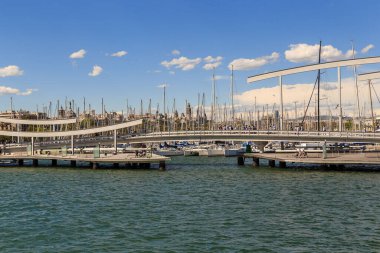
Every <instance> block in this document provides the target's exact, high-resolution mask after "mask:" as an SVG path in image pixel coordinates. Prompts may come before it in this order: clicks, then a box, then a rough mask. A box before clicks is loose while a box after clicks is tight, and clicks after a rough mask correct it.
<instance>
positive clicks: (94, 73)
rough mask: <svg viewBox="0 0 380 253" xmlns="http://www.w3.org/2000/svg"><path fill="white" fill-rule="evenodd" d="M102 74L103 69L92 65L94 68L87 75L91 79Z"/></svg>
mask: <svg viewBox="0 0 380 253" xmlns="http://www.w3.org/2000/svg"><path fill="white" fill-rule="evenodd" d="M102 72H103V68H102V67H100V66H98V65H94V67H92V71H91V72H90V73H88V75H89V76H92V77H95V76H98V75H100V73H102Z"/></svg>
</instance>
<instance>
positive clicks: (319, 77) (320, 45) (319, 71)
mask: <svg viewBox="0 0 380 253" xmlns="http://www.w3.org/2000/svg"><path fill="white" fill-rule="evenodd" d="M321 50H322V41H319V55H318V63H321ZM320 86H321V70H320V69H318V92H317V94H318V95H317V117H318V118H317V120H318V122H317V131H318V132H319V130H320V128H321V125H320V120H321V117H320V108H319V100H320V99H319V95H320Z"/></svg>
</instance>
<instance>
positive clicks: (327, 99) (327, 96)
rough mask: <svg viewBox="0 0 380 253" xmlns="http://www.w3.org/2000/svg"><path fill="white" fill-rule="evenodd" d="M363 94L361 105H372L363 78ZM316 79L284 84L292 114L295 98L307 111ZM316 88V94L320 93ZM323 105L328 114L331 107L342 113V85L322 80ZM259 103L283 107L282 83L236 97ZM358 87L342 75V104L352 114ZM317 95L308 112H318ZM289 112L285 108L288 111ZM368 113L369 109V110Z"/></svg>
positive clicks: (286, 106)
mask: <svg viewBox="0 0 380 253" xmlns="http://www.w3.org/2000/svg"><path fill="white" fill-rule="evenodd" d="M358 85H359V98H360V107H361V108H363V107H365V104H367V106H368V101H369V91H368V89H367V88H366V85H367V84H366V83H365V82H359V83H358ZM373 85H374V87H375V89H376V90H378V89H380V82H379V83H373ZM313 86H314V83H298V84H284V85H283V98H284V100H283V101H284V110H285V111H286V110H288V113H289V115H294V113H293V112H294V102H297V107H298V111H299V115H301V114H302V115H303V110H304V105H305V104H306V105H307V102H308V101H309V98H310V96H311V93H312V90H313ZM316 92H317V91H316V90H315V91H314V94H316ZM320 94H321V108H323V110H324V111H323V112H322V113H323V114H328V113H329V112H328V110H331V113H332V114H333V115H338V109H337V105H339V88H338V83H337V82H323V83H321V93H320ZM255 98H256V103H257V108H258V110H260V111H261V112H262V108H263V106H266V105H267V104H268V105H269V107H270V108H272V107H273V105H276V106H275V107H276V108H277V110H279V105H280V94H279V87H278V86H273V87H262V88H257V89H252V90H248V91H245V92H242V93H240V94H236V95H235V100H236V101H237V103H238V104H240V105H244V106H253V103H254V102H253V101H255ZM355 98H356V88H355V81H354V79H353V78H345V79H342V108H343V114H344V115H349V116H352V115H354V113H357V112H356V100H355ZM313 101H314V97H313V99H312V103H311V105H310V107H311V108H309V110H308V114H309V113H311V114H314V102H313ZM374 106H375V107H376V108H377V112H380V105H379V104H378V103H376V104H374ZM284 113H285V112H284ZM366 113H367V114H366V116H367V117H369V115H368V113H369V112H368V110H367V111H366Z"/></svg>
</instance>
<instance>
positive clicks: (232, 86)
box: [231, 65, 235, 123]
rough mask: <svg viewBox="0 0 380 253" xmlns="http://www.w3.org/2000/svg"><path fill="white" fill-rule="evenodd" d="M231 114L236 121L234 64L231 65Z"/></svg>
mask: <svg viewBox="0 0 380 253" xmlns="http://www.w3.org/2000/svg"><path fill="white" fill-rule="evenodd" d="M231 114H232V123H234V122H235V108H234V65H231Z"/></svg>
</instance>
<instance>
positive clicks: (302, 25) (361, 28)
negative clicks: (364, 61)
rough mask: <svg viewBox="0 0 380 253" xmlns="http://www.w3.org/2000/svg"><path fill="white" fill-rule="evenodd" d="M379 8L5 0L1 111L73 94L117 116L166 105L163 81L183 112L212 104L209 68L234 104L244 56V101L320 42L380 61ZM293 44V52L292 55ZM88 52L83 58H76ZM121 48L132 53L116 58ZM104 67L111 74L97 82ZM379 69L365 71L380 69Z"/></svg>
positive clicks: (334, 51) (1, 9)
mask: <svg viewBox="0 0 380 253" xmlns="http://www.w3.org/2000/svg"><path fill="white" fill-rule="evenodd" d="M378 10H380V2H379V1H375V0H373V1H370V0H366V1H350V0H347V1H343V0H342V1H327V0H326V1H305V0H302V1H298V0H293V1H281V0H278V1H269V0H266V1H264V0H263V1H260V0H257V1H249V0H244V1H243V0H235V1H225V0H218V1H216V0H214V1H212V0H208V1H207V0H203V1H201V0H198V1H189V0H186V1H185V0H160V1H153V0H152V1H147V0H146V1H144V0H140V1H116V0H112V1H111V0H110V1H99V0H98V1H97V0H91V1H90V0H76V1H74V0H62V1H49V0H40V1H33V0H28V1H27V0H25V1H21V0H2V1H1V2H0V24H1V25H0V27H1V40H0V86H1V89H0V90H1V91H2V96H1V97H0V101H1V103H0V110H2V111H4V110H5V109H9V100H10V97H11V96H12V97H13V100H14V104H15V106H16V108H17V109H18V108H24V109H29V110H35V108H36V106H37V105H39V107H40V108H41V107H42V105H47V104H48V103H49V101H52V102H53V104H54V105H55V103H56V100H57V99H59V100H60V101H61V103H62V101H64V99H65V97H68V99H75V101H76V102H77V103H78V104H79V105H80V106H82V104H83V97H86V100H87V101H88V103H91V106H92V107H93V108H97V109H98V110H99V108H100V104H101V98H102V97H103V98H104V101H105V103H106V106H107V108H108V109H109V110H111V109H112V110H117V111H121V110H122V109H125V107H126V99H128V100H129V103H130V104H134V105H136V107H138V105H139V101H140V99H143V100H144V101H145V106H146V103H147V102H146V101H147V100H148V99H149V98H151V99H152V103H153V105H156V104H157V103H160V104H162V90H161V89H160V88H158V87H157V86H158V85H160V84H162V83H168V85H169V87H168V89H167V91H168V100H172V99H173V98H176V101H177V106H178V107H181V108H183V107H184V101H185V100H186V99H187V100H189V101H190V102H192V103H193V104H196V103H197V94H198V93H202V92H205V93H206V96H207V102H209V101H210V99H209V98H210V96H211V94H210V93H211V76H212V70H205V69H204V68H203V67H204V65H205V64H207V63H211V64H215V63H217V64H216V65H218V67H217V68H216V75H218V77H219V78H221V79H220V80H217V93H218V97H219V101H220V102H221V103H224V102H227V103H228V92H229V80H228V75H229V74H230V70H229V68H228V65H229V64H230V63H231V62H233V61H234V60H236V59H246V61H245V63H244V61H243V62H241V61H240V64H241V65H239V64H238V63H239V62H235V63H236V64H238V65H237V66H240V67H241V70H237V71H235V77H236V88H235V92H236V94H237V95H239V94H242V93H243V92H245V91H248V90H252V89H253V88H254V86H253V85H250V84H247V83H246V78H247V77H248V76H250V75H254V74H258V73H262V72H266V71H272V70H276V69H281V68H288V67H295V66H299V65H303V64H308V63H310V62H312V59H310V57H309V58H307V57H308V55H306V56H305V55H297V53H300V54H304V53H305V51H307V50H311V51H312V50H313V46H314V45H315V44H318V43H319V40H322V43H323V45H325V46H327V45H329V46H331V47H330V48H326V52H329V53H331V57H335V58H344V57H346V54H347V50H349V49H350V48H351V40H353V41H354V44H355V48H356V50H357V51H358V52H357V57H365V56H377V55H379V48H380V35H379V33H378V31H379V30H380V29H379V28H380V23H379V22H378V21H377V15H378ZM300 44H304V45H305V47H303V48H302V47H300ZM290 45H295V46H294V48H293V49H294V50H293V51H292V52H291V56H289V57H286V55H285V51H286V50H290V49H291V47H290ZM370 45H372V47H371V46H370ZM367 46H369V48H370V49H369V50H368V51H367V52H365V53H362V52H361V50H362V49H363V48H365V47H367ZM81 49H83V50H85V52H86V53H85V54H84V55H83V58H75V59H72V58H70V55H71V54H72V53H74V52H78V51H79V50H81ZM297 49H298V51H297ZM173 50H177V51H178V52H179V54H173ZM120 51H125V52H127V54H126V55H124V56H122V57H113V56H111V54H113V53H116V52H120ZM338 51H339V52H340V53H339V52H338ZM178 52H177V53H178ZM207 56H211V58H208V59H209V61H211V62H207V58H206V57H207ZM218 56H220V57H221V60H220V58H219V59H217V57H218ZM309 56H310V55H309ZM180 57H183V58H180ZM297 57H298V58H297ZM302 57H303V58H302ZM328 57H329V55H327V56H326V59H325V60H328V59H327V58H328ZM205 58H206V59H205ZM335 58H334V59H335ZM173 59H174V61H173ZM176 59H177V60H176ZM250 60H251V62H249V61H250ZM252 61H253V64H252ZM247 62H248V65H247ZM250 63H251V64H250ZM181 64H182V65H181ZM95 65H96V66H100V67H101V69H102V71H101V72H100V74H99V75H96V76H90V75H89V73H90V72H91V71H92V69H93V67H94V66H95ZM9 66H13V69H12V68H7V67H9ZM14 66H17V69H14ZM376 67H378V66H372V67H370V68H368V69H362V70H361V71H366V70H368V71H370V70H376V69H380V67H378V68H376ZM243 69H245V70H243ZM1 71H3V72H1ZM9 71H10V72H11V73H8V72H9ZM12 71H14V72H12ZM351 72H352V71H349V70H347V71H345V72H344V73H343V76H345V77H347V76H349V75H350V74H351ZM1 73H3V77H1V76H2V75H1ZM325 76H326V79H331V80H334V78H335V76H336V75H335V72H333V71H331V72H328V73H326V74H325ZM314 78H315V75H314V74H307V75H298V76H291V77H289V78H287V79H286V80H285V82H289V83H293V84H294V83H308V82H309V83H311V82H313V81H314ZM276 82H277V81H273V80H272V81H270V80H269V81H267V82H261V83H259V84H257V85H256V86H255V87H257V88H259V87H269V86H273V85H275V84H276ZM30 89H31V90H30ZM28 90H30V91H29V92H28ZM170 107H171V106H170Z"/></svg>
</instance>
